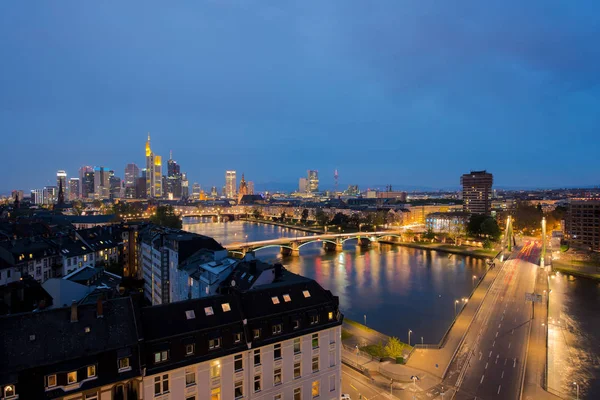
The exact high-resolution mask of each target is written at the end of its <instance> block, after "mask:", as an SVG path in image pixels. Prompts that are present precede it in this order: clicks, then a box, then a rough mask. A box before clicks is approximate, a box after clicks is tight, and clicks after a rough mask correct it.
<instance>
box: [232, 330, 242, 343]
mask: <svg viewBox="0 0 600 400" xmlns="http://www.w3.org/2000/svg"><path fill="white" fill-rule="evenodd" d="M241 341H242V333H241V332H236V333H234V334H233V342H234V343H239V342H241Z"/></svg>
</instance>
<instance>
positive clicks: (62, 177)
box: [56, 169, 68, 197]
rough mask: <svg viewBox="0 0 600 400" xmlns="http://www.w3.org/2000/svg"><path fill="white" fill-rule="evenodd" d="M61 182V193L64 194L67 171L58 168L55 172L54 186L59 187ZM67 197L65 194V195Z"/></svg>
mask: <svg viewBox="0 0 600 400" xmlns="http://www.w3.org/2000/svg"><path fill="white" fill-rule="evenodd" d="M61 183H62V188H63V194H66V191H67V188H68V186H67V173H66V172H65V171H64V170H62V169H61V170H59V171H57V172H56V187H57V188H60V186H61ZM65 197H67V196H65Z"/></svg>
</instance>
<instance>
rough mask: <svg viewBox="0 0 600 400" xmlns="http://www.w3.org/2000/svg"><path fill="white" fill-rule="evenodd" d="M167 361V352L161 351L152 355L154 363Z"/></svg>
mask: <svg viewBox="0 0 600 400" xmlns="http://www.w3.org/2000/svg"><path fill="white" fill-rule="evenodd" d="M168 359H169V351H168V350H163V351H159V352H157V353H154V362H155V363H159V362H164V361H167V360H168Z"/></svg>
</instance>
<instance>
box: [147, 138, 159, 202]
mask: <svg viewBox="0 0 600 400" xmlns="http://www.w3.org/2000/svg"><path fill="white" fill-rule="evenodd" d="M146 194H147V197H148V198H160V197H162V196H163V185H162V157H161V156H159V155H156V154H154V153H153V152H152V149H151V148H150V134H149V133H148V140H147V141H146Z"/></svg>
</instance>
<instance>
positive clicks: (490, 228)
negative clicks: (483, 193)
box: [480, 217, 501, 241]
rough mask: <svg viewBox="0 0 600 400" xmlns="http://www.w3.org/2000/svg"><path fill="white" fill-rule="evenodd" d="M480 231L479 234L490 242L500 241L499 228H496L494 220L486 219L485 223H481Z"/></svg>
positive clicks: (496, 223) (496, 224)
mask: <svg viewBox="0 0 600 400" xmlns="http://www.w3.org/2000/svg"><path fill="white" fill-rule="evenodd" d="M480 230H481V234H482V235H483V236H486V237H487V238H489V239H490V240H493V241H496V240H498V239H500V234H501V232H500V227H499V226H498V222H497V221H496V219H494V218H492V217H489V218H486V219H485V221H483V222H482V223H481V227H480Z"/></svg>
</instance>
